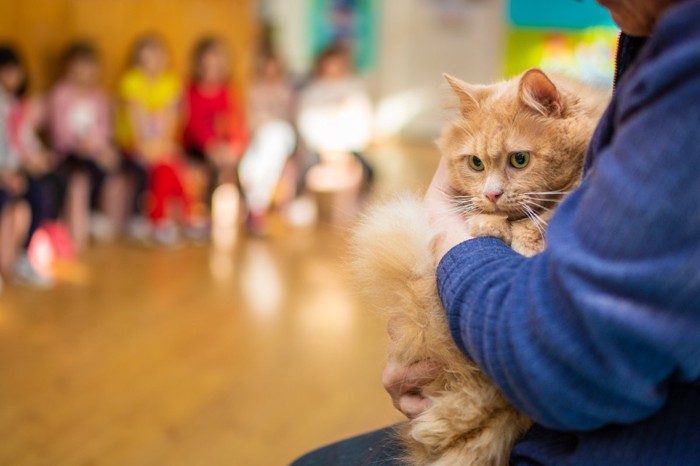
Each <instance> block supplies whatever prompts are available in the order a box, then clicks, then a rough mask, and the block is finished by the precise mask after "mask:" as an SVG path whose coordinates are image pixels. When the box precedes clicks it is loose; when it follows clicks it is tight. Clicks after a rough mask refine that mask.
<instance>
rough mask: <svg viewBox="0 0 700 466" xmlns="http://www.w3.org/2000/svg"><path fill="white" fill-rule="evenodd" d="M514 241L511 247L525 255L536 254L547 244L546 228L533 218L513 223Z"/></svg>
mask: <svg viewBox="0 0 700 466" xmlns="http://www.w3.org/2000/svg"><path fill="white" fill-rule="evenodd" d="M511 228H512V232H513V242H512V244H511V248H513V250H514V251H515V252H517V253H520V254H522V255H523V256H527V257H530V256H534V255H535V254H537V253H539V252H542V250H543V249H544V246H545V240H544V230H543V229H542V228H540V227H539V226H538V224H536V223H534V222H533V221H532V220H530V219H529V218H528V219H522V220H518V221H517V222H513V223H512V224H511Z"/></svg>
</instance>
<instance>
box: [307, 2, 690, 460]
mask: <svg viewBox="0 0 700 466" xmlns="http://www.w3.org/2000/svg"><path fill="white" fill-rule="evenodd" d="M598 3H600V4H601V5H603V6H604V7H606V8H607V9H608V10H609V11H610V12H611V15H612V17H613V19H614V20H615V22H616V23H617V24H618V25H619V26H620V28H621V29H622V31H623V34H622V35H621V37H620V43H619V47H618V56H617V71H616V75H615V93H614V96H613V99H612V101H611V103H610V106H609V108H608V110H607V111H606V113H605V114H604V116H603V118H602V120H601V122H600V123H599V125H598V128H597V129H596V132H595V134H594V136H593V139H592V141H591V143H590V146H589V149H588V153H587V156H586V161H585V164H584V174H583V179H582V181H581V184H580V186H579V187H578V188H577V189H575V190H574V191H573V192H572V193H571V194H570V195H569V196H568V197H567V198H566V199H565V200H564V202H562V204H561V206H560V207H559V208H558V209H557V212H556V213H555V215H554V216H553V218H552V219H551V221H550V225H549V229H548V233H547V246H546V248H545V249H544V251H543V252H542V253H540V254H536V255H534V256H532V257H524V256H521V255H519V254H517V253H516V252H514V251H513V250H512V249H510V248H509V247H508V246H507V245H506V244H505V243H503V242H502V241H501V240H500V239H496V238H493V237H480V238H472V235H471V234H470V231H471V230H470V226H469V225H468V223H466V222H465V221H464V218H463V217H461V216H460V215H458V214H454V215H450V214H449V213H447V212H449V211H450V209H449V208H448V207H449V206H446V205H445V202H446V201H445V196H444V194H443V193H444V191H445V189H446V188H448V187H449V180H448V177H447V166H446V162H445V161H444V160H443V161H441V163H440V166H439V168H438V170H437V172H436V174H435V177H434V179H433V182H432V184H431V186H430V188H429V190H428V193H427V194H426V197H425V206H426V208H427V209H428V211H429V212H433V213H434V215H433V216H432V221H433V223H434V226H435V227H436V228H437V229H439V230H440V231H442V232H443V234H442V235H440V236H438V240H437V241H436V243H435V245H434V246H435V247H434V252H435V261H436V267H437V285H438V290H439V292H440V297H441V300H442V304H443V306H444V308H445V310H446V312H447V318H448V320H449V323H450V329H451V331H452V336H453V339H454V340H455V342H456V343H457V345H458V346H459V348H460V349H461V350H462V352H463V353H464V354H465V355H466V356H467V357H468V358H469V359H471V360H472V361H474V362H475V363H476V364H477V365H478V366H479V368H480V369H481V370H482V371H483V372H484V373H485V374H486V375H487V376H488V377H489V379H490V380H492V381H493V382H494V383H495V384H496V385H497V386H498V387H499V388H500V389H501V391H502V392H503V393H504V394H505V395H506V397H507V398H508V399H509V401H510V402H511V403H512V404H513V405H515V407H516V408H518V409H519V410H520V411H522V412H523V413H525V414H527V415H528V416H529V417H530V418H531V419H532V420H533V421H534V425H533V426H532V428H531V429H530V430H529V431H528V432H527V433H526V434H525V435H524V437H523V438H521V439H520V440H519V441H518V442H517V443H516V445H515V447H514V449H513V451H512V453H511V459H510V464H514V465H535V464H537V465H559V464H570V465H630V464H644V465H669V464H679V465H680V464H697V463H698V462H700V268H699V267H698V264H700V185H699V184H698V183H697V179H698V178H699V177H700V132H698V131H697V126H698V123H699V122H700V106H699V105H697V102H698V101H700V31H698V29H697V27H696V26H697V24H699V22H700V0H636V1H633V0H598ZM390 335H391V329H390ZM436 372H437V370H436V368H435V367H434V365H432V364H431V362H430V361H423V362H419V363H417V364H414V365H412V366H408V367H402V366H400V365H397V364H395V362H394V361H392V359H391V358H390V360H389V363H388V365H387V368H386V370H385V374H384V380H383V381H384V384H385V386H386V388H387V390H388V392H389V393H390V395H391V396H392V398H393V400H394V403H395V405H396V406H397V407H398V408H399V409H400V410H401V411H402V412H403V413H404V414H406V415H408V416H409V417H415V416H417V415H419V414H420V413H421V412H423V411H424V410H425V409H426V408H428V406H429V403H430V402H429V401H428V400H427V399H425V398H423V397H422V396H421V388H422V387H423V386H426V385H427V384H428V383H429V382H430V381H431V380H432V379H433V378H434V377H435V374H436ZM400 456H401V452H400V449H399V447H398V446H397V445H396V442H395V440H394V433H393V429H392V428H387V429H383V430H380V431H377V432H373V433H370V434H366V435H364V436H360V437H356V438H354V439H350V440H347V441H344V442H340V443H338V444H334V445H330V446H328V447H326V448H324V449H321V450H318V451H316V452H313V453H311V454H309V455H307V456H305V457H304V458H302V459H301V460H299V461H298V462H297V463H295V464H296V465H320V464H335V465H346V464H347V465H350V464H352V465H355V464H372V465H379V464H381V465H392V464H399V463H397V461H396V458H398V457H400Z"/></svg>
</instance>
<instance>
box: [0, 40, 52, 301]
mask: <svg viewBox="0 0 700 466" xmlns="http://www.w3.org/2000/svg"><path fill="white" fill-rule="evenodd" d="M27 83H28V78H27V73H26V69H25V67H24V64H23V62H22V60H21V59H20V56H19V54H18V52H17V51H16V50H15V49H14V48H13V47H11V46H7V45H2V46H0V189H1V190H2V193H0V196H1V197H2V201H3V202H2V206H0V208H2V212H1V214H0V217H1V219H0V224H1V225H0V269H1V271H2V273H3V274H4V275H5V276H10V277H12V278H14V279H17V280H19V281H21V282H24V283H27V284H30V285H34V286H38V287H49V286H51V284H52V280H51V277H50V276H49V275H46V274H43V275H42V274H40V273H39V272H38V271H37V270H36V268H35V267H34V266H33V264H32V263H31V261H30V258H29V246H30V243H31V240H32V237H33V236H34V233H36V231H37V230H38V229H39V227H40V226H41V225H42V223H43V222H44V221H45V220H46V219H48V217H49V208H50V207H49V200H48V198H47V195H46V192H45V186H44V183H43V180H44V177H45V175H46V174H47V172H48V171H49V168H50V162H49V158H50V156H49V154H48V152H47V151H46V149H45V148H44V146H43V145H42V143H41V142H40V140H39V138H38V137H37V129H38V127H39V123H40V121H41V107H40V106H39V102H38V101H35V100H29V99H26V98H25V93H26V90H27Z"/></svg>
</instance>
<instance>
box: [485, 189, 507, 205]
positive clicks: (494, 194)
mask: <svg viewBox="0 0 700 466" xmlns="http://www.w3.org/2000/svg"><path fill="white" fill-rule="evenodd" d="M502 194H503V191H491V192H487V193H484V196H486V198H487V199H488V200H489V201H491V202H493V203H494V204H495V203H496V202H498V198H500V197H501V195H502Z"/></svg>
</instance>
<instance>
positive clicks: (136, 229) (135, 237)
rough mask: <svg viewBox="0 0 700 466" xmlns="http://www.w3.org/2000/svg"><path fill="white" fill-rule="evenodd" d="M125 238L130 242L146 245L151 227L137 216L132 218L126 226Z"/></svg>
mask: <svg viewBox="0 0 700 466" xmlns="http://www.w3.org/2000/svg"><path fill="white" fill-rule="evenodd" d="M126 236H127V238H128V239H129V240H130V241H133V242H134V243H138V244H146V243H148V241H149V240H150V238H151V225H150V224H149V223H148V221H147V220H146V219H145V218H143V217H139V216H133V217H131V218H130V219H129V222H128V223H127V225H126Z"/></svg>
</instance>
